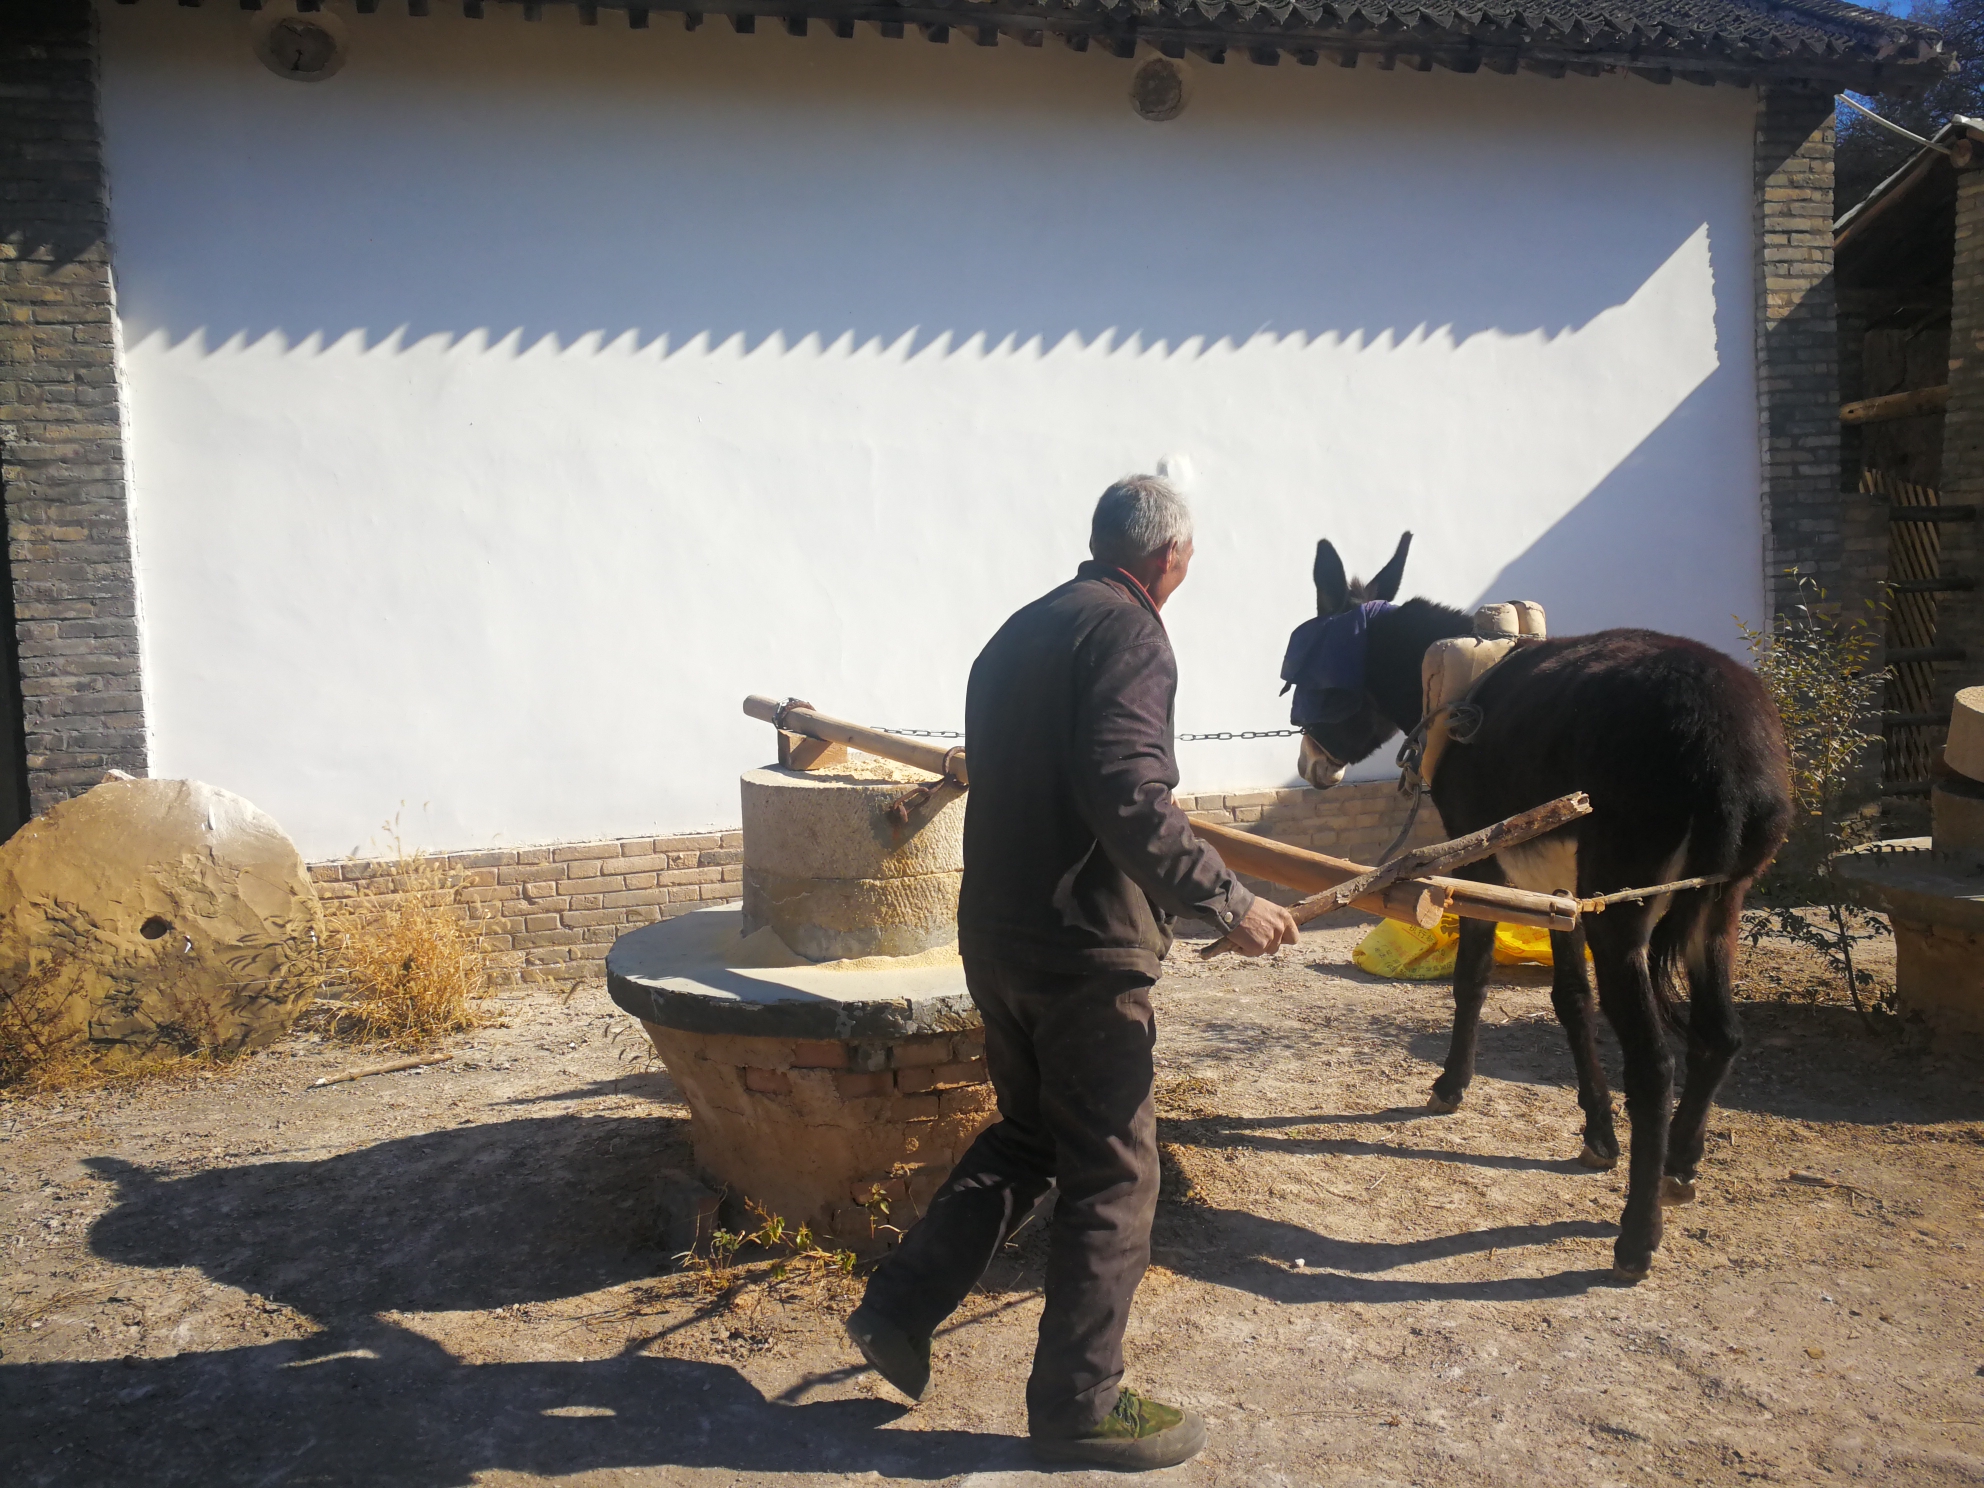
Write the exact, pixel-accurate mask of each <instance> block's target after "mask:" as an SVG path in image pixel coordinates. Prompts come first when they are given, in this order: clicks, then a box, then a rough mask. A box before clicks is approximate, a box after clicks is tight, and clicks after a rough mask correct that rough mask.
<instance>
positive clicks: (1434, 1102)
mask: <svg viewBox="0 0 1984 1488" xmlns="http://www.w3.org/2000/svg"><path fill="white" fill-rule="evenodd" d="M1426 1109H1427V1110H1429V1111H1431V1112H1432V1113H1433V1114H1434V1115H1435V1116H1451V1115H1453V1113H1454V1112H1456V1111H1458V1110H1459V1109H1460V1101H1458V1100H1448V1099H1447V1098H1446V1097H1445V1096H1443V1095H1441V1094H1440V1092H1439V1091H1437V1090H1435V1091H1434V1092H1433V1093H1432V1094H1431V1095H1429V1096H1428V1097H1427V1098H1426Z"/></svg>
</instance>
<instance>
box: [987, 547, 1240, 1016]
mask: <svg viewBox="0 0 1984 1488" xmlns="http://www.w3.org/2000/svg"><path fill="white" fill-rule="evenodd" d="M1177 690H1178V664H1177V662H1176V661H1175V660H1174V659H1173V657H1172V655H1171V641H1170V639H1169V638H1168V637H1167V636H1166V634H1165V631H1164V624H1163V622H1162V621H1160V620H1159V619H1158V616H1157V607H1156V606H1155V605H1154V604H1152V603H1151V600H1150V597H1149V595H1147V594H1146V593H1145V592H1144V590H1143V587H1142V586H1141V585H1140V584H1138V583H1137V582H1136V581H1135V580H1134V579H1132V578H1131V577H1130V576H1129V575H1127V574H1125V573H1123V572H1122V571H1121V570H1119V569H1115V568H1109V567H1106V566H1104V565H1102V564H1099V563H1084V564H1083V565H1082V566H1081V568H1080V569H1079V570H1078V571H1077V572H1076V576H1075V577H1074V578H1073V579H1071V580H1070V581H1069V582H1068V583H1065V584H1063V585H1062V586H1061V587H1060V588H1058V589H1056V590H1054V591H1053V592H1052V593H1050V594H1047V595H1044V596H1042V597H1041V598H1040V599H1037V600H1035V601H1034V602H1033V603H1032V604H1030V605H1028V606H1027V607H1026V608H1025V609H1023V610H1021V611H1020V612H1019V613H1018V614H1016V615H1014V616H1013V617H1012V618H1011V619H1010V620H1008V621H1007V622H1006V623H1005V624H1004V625H1003V626H1001V627H1000V629H999V633H998V634H997V635H995V636H993V637H992V639H991V641H990V642H989V643H988V644H987V645H986V647H985V649H984V650H983V651H982V652H980V653H979V656H978V660H977V661H976V662H974V663H973V664H972V668H971V683H970V688H969V690H968V692H967V693H966V696H965V736H966V738H967V739H968V740H969V741H970V751H971V752H970V756H969V758H970V762H971V792H970V794H969V795H968V796H966V798H965V803H966V804H965V819H964V888H963V892H962V895H961V897H960V899H959V903H958V940H959V948H960V949H961V950H962V951H963V952H964V953H965V954H966V955H968V956H989V957H996V958H998V959H1000V960H1004V961H1010V962H1017V963H1019V964H1021V965H1025V966H1031V967H1034V968H1037V969H1039V970H1041V971H1061V972H1098V971H1136V972H1141V973H1143V974H1144V975H1146V976H1149V977H1151V978H1153V979H1155V978H1156V976H1157V974H1158V962H1159V961H1160V960H1161V959H1162V958H1163V956H1164V954H1165V952H1166V951H1168V950H1169V949H1170V948H1171V929H1170V921H1171V918H1172V916H1174V915H1191V916H1194V917H1196V918H1199V919H1202V920H1206V921H1208V922H1210V923H1211V924H1212V925H1213V926H1215V927H1217V928H1219V929H1222V930H1223V929H1228V928H1230V927H1231V926H1232V925H1234V924H1235V923H1237V922H1238V921H1239V920H1240V919H1242V918H1243V917H1244V916H1245V915H1246V913H1247V910H1248V908H1249V906H1251V905H1252V904H1253V902H1254V896H1253V895H1252V894H1251V893H1249V892H1248V891H1247V890H1246V889H1244V888H1242V887H1241V885H1240V883H1239V881H1238V880H1237V879H1235V878H1234V876H1233V874H1232V873H1231V872H1230V871H1229V870H1228V869H1227V867H1226V865H1225V864H1224V863H1222V862H1221V861H1220V860H1219V855H1218V854H1217V853H1215V852H1214V851H1213V850H1212V849H1211V848H1210V847H1208V846H1207V845H1206V844H1205V843H1203V842H1201V841H1200V840H1199V839H1198V838H1197V837H1196V836H1195V835H1194V834H1193V832H1192V829H1191V824H1190V823H1189V822H1187V821H1186V820H1185V816H1184V813H1183V812H1181V811H1179V809H1178V808H1177V806H1176V805H1174V804H1173V803H1172V800H1171V792H1172V789H1173V788H1174V787H1175V786H1176V785H1177V784H1178V766H1177V763H1176V761H1175V760H1174V759H1173V758H1172V754H1171V728H1172V714H1171V709H1172V702H1173V698H1174V697H1175V695H1176V693H1177Z"/></svg>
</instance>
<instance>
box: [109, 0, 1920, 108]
mask: <svg viewBox="0 0 1984 1488" xmlns="http://www.w3.org/2000/svg"><path fill="white" fill-rule="evenodd" d="M118 3H120V4H125V5H130V4H136V3H137V0H118ZM178 3H179V4H180V5H182V6H198V5H200V4H201V3H202V0H178ZM215 3H217V4H226V3H228V0H215ZM235 3H238V5H239V6H240V8H241V9H243V10H260V9H261V8H262V0H235ZM296 3H297V9H298V10H300V11H304V12H309V11H316V10H319V9H321V8H322V4H323V0H296ZM354 3H355V5H356V8H357V10H358V12H359V14H361V15H372V14H377V13H379V12H380V11H381V10H382V9H383V8H384V7H385V5H387V4H390V5H391V7H392V8H393V9H398V8H399V6H400V5H402V4H403V5H404V6H405V7H406V12H407V13H408V14H409V15H414V16H424V15H427V14H429V13H430V8H431V7H432V6H433V5H450V6H452V5H459V6H460V8H461V13H462V14H463V15H464V16H467V17H469V18H470V19H481V18H483V17H484V16H485V15H487V14H488V12H489V10H490V9H491V8H492V7H495V6H498V5H504V6H509V7H511V8H513V9H516V10H518V11H520V12H521V13H522V15H523V18H524V19H525V20H527V21H536V20H541V19H542V18H543V16H544V13H545V10H546V8H547V6H560V7H563V6H566V5H568V4H569V5H570V8H572V9H574V10H576V11H577V13H578V17H579V20H580V21H581V22H582V23H584V24H586V25H597V24H598V23H599V20H600V16H601V13H602V12H604V13H606V14H609V15H618V16H620V17H623V18H624V19H625V21H626V24H627V25H628V26H630V27H632V28H634V29H636V30H641V29H645V28H647V27H648V26H649V25H650V24H651V20H652V17H654V16H656V15H669V16H679V17H681V19H682V23H683V25H684V26H686V27H687V28H688V29H690V30H694V29H696V28H697V27H698V26H700V25H702V24H703V22H704V21H705V20H709V19H720V20H727V21H728V22H729V23H730V24H731V26H732V27H733V28H734V29H735V30H737V31H739V32H742V33H747V34H748V33H752V32H755V31H756V30H757V27H758V23H759V22H761V21H762V22H764V23H766V24H767V25H768V26H776V27H778V28H780V29H782V30H784V31H786V32H788V33H790V34H792V35H795V36H804V35H807V34H809V31H810V29H811V27H812V26H813V25H814V24H818V25H819V26H820V28H821V29H822V30H823V31H825V32H827V33H829V34H831V35H834V36H838V37H841V38H843V39H848V38H852V37H853V36H854V35H855V34H856V31H857V29H858V28H860V27H863V26H866V27H870V28H872V29H873V30H874V31H876V32H877V33H878V34H880V35H881V36H883V37H887V38H891V39H901V38H904V37H907V36H909V35H910V34H912V32H914V33H916V34H920V35H921V36H923V37H924V38H925V39H927V40H929V41H932V42H937V43H940V44H941V43H947V42H949V41H951V40H953V39H956V40H959V41H968V42H975V43H976V44H978V45H980V46H996V45H997V44H998V43H999V41H1000V40H1001V39H1002V38H1003V39H1010V40H1013V41H1017V42H1018V43H1020V44H1021V45H1023V46H1040V45H1041V44H1042V43H1043V42H1045V41H1046V40H1047V38H1049V37H1050V36H1051V37H1053V38H1055V39H1056V40H1058V41H1060V42H1061V43H1063V44H1065V45H1067V46H1069V47H1071V48H1073V49H1074V50H1076V51H1087V50H1088V49H1089V48H1090V47H1091V46H1094V47H1096V48H1098V49H1100V50H1103V51H1107V52H1109V53H1111V54H1113V55H1115V56H1119V57H1129V56H1133V55H1135V53H1136V50H1137V48H1138V47H1139V46H1140V45H1141V46H1148V47H1151V48H1153V49H1154V50H1156V51H1158V52H1160V53H1162V54H1164V55H1166V56H1170V57H1184V56H1186V55H1191V56H1195V57H1199V58H1201V59H1203V60H1204V61H1207V62H1210V63H1214V64H1221V63H1224V62H1225V61H1226V60H1227V59H1228V57H1229V56H1230V55H1232V54H1234V53H1238V54H1240V55H1241V56H1244V57H1247V58H1249V59H1250V60H1252V61H1253V62H1254V63H1256V64H1257V65H1261V66H1274V65H1276V64H1277V63H1279V62H1280V61H1281V59H1282V58H1283V57H1289V58H1292V59H1293V60H1294V61H1295V62H1296V63H1297V64H1298V65H1301V66H1305V67H1314V66H1317V65H1319V64H1322V63H1330V64H1332V65H1334V66H1338V67H1357V66H1362V65H1371V66H1375V67H1377V68H1379V69H1381V70H1386V71H1389V70H1392V69H1394V68H1405V69H1408V70H1412V71H1418V72H1429V71H1431V70H1432V69H1433V68H1435V67H1439V68H1443V69H1445V70H1447V71H1450V72H1463V73H1471V72H1478V71H1482V70H1486V71H1489V72H1494V73H1503V74H1507V73H1513V72H1516V71H1518V70H1521V71H1527V72H1534V73H1539V74H1541V75H1543V76H1545V77H1563V76H1564V75H1565V74H1567V73H1571V74H1581V75H1585V76H1596V75H1599V74H1602V73H1608V72H1625V73H1631V74H1632V75H1633V76H1635V77H1640V78H1644V79H1645V80H1647V81H1649V82H1654V83H1671V82H1675V81H1680V82H1687V83H1695V84H1699V85H1702V86H1709V85H1713V84H1716V83H1725V84H1733V85H1735V86H1738V87H1748V86H1750V85H1751V84H1753V83H1756V82H1759V81H1762V80H1764V79H1766V78H1768V79H1769V80H1770V81H1773V82H1777V83H1789V84H1792V85H1803V86H1809V87H1813V88H1824V89H1831V90H1838V89H1841V88H1853V89H1856V90H1863V91H1865V90H1878V89H1882V88H1893V87H1901V88H1908V87H1911V86H1916V87H1919V86H1926V85H1927V84H1928V83H1930V82H1933V81H1934V80H1935V79H1936V78H1937V77H1940V76H1941V75H1942V74H1943V73H1944V72H1946V71H1947V70H1948V66H1949V59H1948V55H1947V52H1946V49H1945V48H1944V47H1943V46H1942V45H1941V43H1940V41H1939V40H1938V39H1937V38H1935V37H1934V36H1933V34H1931V33H1923V34H1921V35H1916V36H1908V37H1902V38H1899V39H1896V38H1888V39H1885V40H1883V41H1882V42H1881V44H1880V45H1878V46H1873V45H1866V46H1862V47H1861V48H1859V49H1858V50H1855V49H1853V48H1850V47H1849V46H1847V45H1846V44H1845V43H1844V42H1841V41H1833V42H1830V43H1829V44H1828V45H1825V46H1818V47H1801V48H1795V49H1794V48H1788V47H1785V46H1783V45H1782V44H1780V43H1779V42H1778V41H1777V40H1776V39H1775V38H1772V37H1769V36H1766V35H1761V34H1753V35H1744V36H1740V37H1730V36H1726V35H1710V34H1707V33H1704V32H1701V31H1699V30H1696V29H1693V28H1688V27H1678V26H1671V25H1665V24H1661V25H1656V26H1653V27H1651V28H1645V27H1642V26H1640V25H1639V24H1637V23H1633V22H1630V21H1626V20H1624V19H1623V18H1621V17H1616V16H1615V17H1610V18H1602V17H1593V18H1592V23H1591V24H1587V22H1586V21H1585V20H1584V19H1578V20H1574V21H1572V22H1571V24H1570V25H1568V26H1567V27H1563V28H1558V27H1556V26H1554V25H1552V24H1551V23H1550V22H1549V21H1548V20H1547V19H1543V18H1536V19H1534V20H1533V21H1531V20H1530V18H1528V17H1522V16H1505V17H1502V18H1497V17H1495V16H1493V15H1491V14H1490V13H1489V12H1487V11H1485V10H1482V9H1479V8H1472V7H1469V8H1455V9H1454V10H1452V11H1450V12H1448V13H1447V16H1446V17H1445V18H1444V19H1442V18H1438V17H1436V16H1434V15H1433V14H1430V13H1429V12H1427V11H1426V10H1423V9H1407V8H1405V7H1399V8H1396V9H1387V8H1385V7H1382V6H1379V5H1375V4H1371V3H1369V0H1336V3H1330V0H1275V3H1270V4H1258V5H1251V6H1239V5H1235V4H1233V3H1231V0H1198V3H1197V4H1194V5H1191V6H1189V7H1181V8H1173V7H1169V6H1166V5H1163V4H1160V3H1158V0H1123V3H1118V4H1114V5H1109V4H1104V3H1101V0H1067V3H1064V4H1038V3H1035V4H1029V3H1026V0H989V3H984V0H914V3H904V4H897V3H893V0H639V3H636V0H576V3H573V0H354ZM1525 21H1528V22H1529V23H1528V24H1525V23H1524V22H1525Z"/></svg>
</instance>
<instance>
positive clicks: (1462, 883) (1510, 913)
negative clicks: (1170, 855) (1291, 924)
mask: <svg viewBox="0 0 1984 1488" xmlns="http://www.w3.org/2000/svg"><path fill="white" fill-rule="evenodd" d="M1192 830H1193V831H1194V832H1197V833H1198V834H1199V835H1200V836H1201V837H1203V838H1205V839H1206V841H1208V842H1210V843H1211V844H1212V845H1213V846H1214V847H1215V848H1216V849H1217V850H1218V852H1219V855H1220V857H1222V858H1224V859H1225V860H1226V863H1227V865H1228V866H1229V867H1231V868H1234V869H1237V870H1238V871H1239V872H1242V873H1250V874H1252V875H1253V876H1254V877H1256V878H1265V879H1267V880H1268V881H1269V882H1270V883H1277V884H1280V885H1282V887H1284V888H1290V889H1299V890H1301V891H1302V892H1303V893H1307V894H1313V893H1316V892H1318V891H1319V890H1323V889H1329V888H1333V887H1335V886H1336V885H1337V884H1340V883H1343V882H1345V881H1347V880H1349V879H1352V878H1355V877H1356V876H1357V875H1358V874H1360V873H1365V872H1368V871H1369V870H1368V868H1367V867H1366V865H1365V864H1363V863H1353V862H1351V861H1349V860H1348V859H1346V858H1333V857H1331V856H1330V855H1329V854H1327V853H1319V852H1312V851H1310V850H1309V849H1308V848H1304V847H1291V846H1290V845H1289V844H1287V843H1285V842H1276V841H1275V840H1274V839H1273V838H1271V837H1261V836H1257V835H1255V834H1254V833H1252V832H1243V831H1241V830H1240V829H1239V828H1237V827H1231V826H1227V825H1226V824H1224V823H1222V822H1208V821H1200V820H1199V819H1198V818H1197V817H1194V818H1193V819H1192ZM1422 885H1423V886H1424V887H1426V888H1429V889H1435V890H1438V891H1439V892H1440V893H1441V894H1442V895H1444V896H1445V899H1446V903H1445V911H1446V913H1448V914H1454V915H1459V916H1460V917H1461V918H1462V919H1465V920H1494V921H1497V922H1499V923H1501V924H1504V925H1531V926H1534V927H1535V928H1537V929H1539V930H1575V929H1576V928H1577V924H1578V915H1577V910H1576V908H1575V906H1574V905H1573V904H1572V902H1571V901H1570V900H1568V899H1564V898H1560V897H1557V896H1553V895H1550V894H1537V893H1532V892H1531V891H1530V890H1528V889H1511V888H1506V887H1504V886H1503V885H1501V884H1484V883H1475V882H1473V881H1472V880H1470V879H1464V878H1440V877H1434V876H1429V877H1426V878H1415V879H1408V880H1406V881H1404V882H1402V883H1398V884H1394V885H1393V886H1392V888H1391V889H1390V890H1387V891H1386V893H1387V895H1390V894H1391V893H1393V892H1395V891H1397V890H1399V889H1406V890H1415V889H1417V888H1419V887H1420V886H1422ZM1350 907H1351V908H1353V909H1361V910H1364V911H1365V912H1366V913H1367V914H1384V915H1385V916H1386V918H1388V919H1404V918H1407V916H1404V915H1401V914H1397V913H1393V912H1391V911H1392V909H1393V908H1394V907H1395V904H1394V901H1392V900H1390V899H1389V898H1387V899H1386V900H1384V901H1382V905H1380V904H1374V903H1373V902H1372V901H1371V900H1370V899H1360V900H1357V901H1355V902H1354V903H1353V904H1352V905H1351V906H1350Z"/></svg>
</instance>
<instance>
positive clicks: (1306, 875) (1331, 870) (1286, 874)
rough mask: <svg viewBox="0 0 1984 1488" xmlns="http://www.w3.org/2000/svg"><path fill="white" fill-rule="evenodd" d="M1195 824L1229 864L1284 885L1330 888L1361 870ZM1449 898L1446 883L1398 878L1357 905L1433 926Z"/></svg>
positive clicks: (1306, 889) (1263, 839)
mask: <svg viewBox="0 0 1984 1488" xmlns="http://www.w3.org/2000/svg"><path fill="white" fill-rule="evenodd" d="M1192 830H1193V831H1194V832H1196V833H1198V834H1199V836H1200V837H1202V838H1204V839H1205V840H1206V841H1207V842H1210V843H1211V844H1212V845H1213V849H1214V850H1215V851H1216V852H1218V854H1219V855H1220V857H1221V858H1222V859H1223V860H1224V861H1225V863H1226V866H1227V867H1229V868H1231V869H1232V870H1233V871H1234V872H1236V873H1249V874H1252V875H1253V876H1254V877H1255V878H1265V879H1266V880H1267V881H1268V882H1269V883H1277V884H1280V885H1281V886H1282V887H1283V888H1285V889H1300V890H1302V891H1303V892H1304V893H1308V894H1313V893H1315V892H1316V891H1317V890H1318V889H1327V888H1331V887H1333V886H1334V885H1336V884H1339V883H1342V882H1343V881H1344V880H1346V879H1349V878H1354V877H1356V875H1357V874H1358V873H1361V872H1362V871H1363V867H1362V865H1361V864H1357V863H1346V862H1344V861H1343V860H1342V859H1341V858H1330V857H1325V856H1324V855H1323V854H1321V853H1312V852H1306V851H1304V850H1303V849H1302V848H1299V847H1288V846H1286V845H1285V844H1283V843H1280V842H1275V841H1273V840H1272V839H1270V838H1266V837H1256V836H1254V835H1252V834H1251V833H1248V832H1241V831H1236V830H1235V829H1234V828H1232V827H1226V826H1221V825H1219V824H1217V823H1214V822H1202V821H1200V820H1198V819H1197V818H1196V817H1195V818H1193V819H1192ZM1450 899H1451V895H1450V894H1449V893H1448V891H1447V888H1446V886H1445V885H1443V884H1435V883H1396V884H1393V885H1392V886H1391V887H1390V888H1387V889H1385V890H1383V891H1382V892H1381V893H1377V894H1370V895H1367V896H1366V897H1364V898H1362V899H1359V900H1358V901H1357V902H1356V904H1355V905H1354V906H1353V907H1354V908H1356V909H1361V910H1363V911H1364V912H1365V913H1366V914H1374V915H1383V916H1384V917H1385V918H1386V919H1388V920H1403V921H1405V922H1406V923H1407V924H1409V925H1418V926H1420V927H1421V928H1422V929H1426V930H1430V929H1432V928H1433V927H1434V926H1435V925H1437V924H1439V923H1440V916H1441V915H1443V914H1446V913H1447V912H1448V911H1449V910H1451V909H1452V908H1453V906H1452V904H1451V903H1450V902H1449V901H1450Z"/></svg>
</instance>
